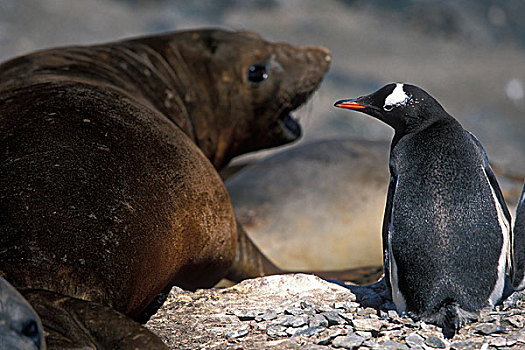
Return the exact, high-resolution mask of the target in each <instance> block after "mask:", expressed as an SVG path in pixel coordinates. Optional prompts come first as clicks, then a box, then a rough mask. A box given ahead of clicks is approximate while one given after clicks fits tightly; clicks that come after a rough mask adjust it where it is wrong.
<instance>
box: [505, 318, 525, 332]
mask: <svg viewBox="0 0 525 350" xmlns="http://www.w3.org/2000/svg"><path fill="white" fill-rule="evenodd" d="M503 322H504V323H505V324H508V325H509V326H511V327H514V328H519V329H521V328H523V326H525V319H524V317H523V316H522V315H513V316H510V317H507V318H505V319H504V321H503Z"/></svg>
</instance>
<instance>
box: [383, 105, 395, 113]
mask: <svg viewBox="0 0 525 350" xmlns="http://www.w3.org/2000/svg"><path fill="white" fill-rule="evenodd" d="M392 108H394V105H384V106H383V109H384V110H385V111H387V112H390V111H391V110H392Z"/></svg>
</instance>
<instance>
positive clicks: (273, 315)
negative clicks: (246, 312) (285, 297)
mask: <svg viewBox="0 0 525 350" xmlns="http://www.w3.org/2000/svg"><path fill="white" fill-rule="evenodd" d="M276 318H277V313H275V312H268V313H266V314H264V315H260V316H256V317H255V321H257V322H261V321H272V320H275V319H276Z"/></svg>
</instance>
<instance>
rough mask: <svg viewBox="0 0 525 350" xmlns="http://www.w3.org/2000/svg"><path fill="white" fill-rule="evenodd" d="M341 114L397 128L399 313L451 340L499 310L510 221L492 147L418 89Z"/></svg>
mask: <svg viewBox="0 0 525 350" xmlns="http://www.w3.org/2000/svg"><path fill="white" fill-rule="evenodd" d="M336 106H338V107H342V108H349V109H355V110H359V111H362V112H364V113H366V114H369V115H371V116H373V117H376V118H378V119H380V120H382V121H384V122H385V123H387V124H389V125H391V126H392V127H393V128H394V129H395V136H394V139H393V141H392V145H391V152H390V173H391V179H390V186H389V190H388V197H387V204H386V209H385V219H384V223H383V249H384V263H385V266H384V267H385V271H386V273H385V276H386V278H387V282H388V283H389V286H390V288H391V292H392V297H393V300H394V303H395V304H396V308H397V309H398V311H399V312H401V313H403V312H408V313H410V314H412V315H413V316H415V317H417V318H422V319H423V320H426V321H429V322H432V323H436V324H438V325H440V326H441V327H443V331H444V333H445V335H446V336H452V335H453V334H454V332H455V329H457V328H458V327H459V326H460V325H461V324H463V323H464V322H467V321H469V320H471V319H473V318H475V316H476V313H477V312H478V311H479V310H480V309H482V308H484V307H492V306H494V305H496V303H498V302H499V301H500V300H501V298H502V296H503V293H504V287H505V283H506V275H505V273H506V270H507V267H508V266H507V258H508V257H507V252H508V248H509V229H510V215H509V212H508V209H507V207H506V205H505V201H504V200H503V196H502V194H501V191H500V189H499V186H498V184H497V181H496V178H495V176H494V174H493V172H492V170H491V168H490V166H489V163H488V160H487V157H486V154H485V151H484V150H483V147H482V146H481V144H480V143H479V141H478V140H477V139H476V138H475V137H474V136H473V135H472V134H470V133H469V132H468V131H466V130H464V129H463V128H462V127H461V125H460V124H459V123H458V122H457V121H456V120H455V119H454V118H453V117H451V116H450V115H449V114H448V113H446V112H445V110H444V109H443V108H442V107H441V105H440V104H439V103H438V102H437V101H436V100H435V99H434V98H432V97H431V96H430V95H428V94H427V93H426V92H424V91H423V90H421V89H420V88H418V87H416V86H412V85H407V84H390V85H387V86H385V87H383V88H381V89H380V90H378V91H377V92H375V93H373V94H371V95H368V96H364V97H360V98H358V99H355V100H344V101H339V102H337V103H336Z"/></svg>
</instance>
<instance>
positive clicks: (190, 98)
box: [0, 30, 330, 348]
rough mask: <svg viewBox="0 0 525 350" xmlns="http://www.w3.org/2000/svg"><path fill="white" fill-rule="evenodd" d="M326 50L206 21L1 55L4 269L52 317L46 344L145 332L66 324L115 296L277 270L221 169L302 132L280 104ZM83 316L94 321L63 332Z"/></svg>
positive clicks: (298, 89)
mask: <svg viewBox="0 0 525 350" xmlns="http://www.w3.org/2000/svg"><path fill="white" fill-rule="evenodd" d="M329 60H330V56H329V52H328V51H327V50H326V49H324V48H316V47H293V46H291V45H288V44H285V43H270V42H267V41H265V40H263V39H262V38H261V37H259V36H258V35H256V34H253V33H244V32H229V31H222V30H201V31H188V32H180V33H172V34H167V35H159V36H152V37H146V38H140V39H134V40H127V41H121V42H116V43H110V44H105V45H96V46H84V47H65V48H58V49H51V50H46V51H41V52H36V53H33V54H30V55H26V56H22V57H19V58H15V59H13V60H11V61H8V62H5V63H3V64H2V65H0V81H1V82H2V84H1V86H0V167H1V169H0V174H1V175H0V199H1V200H0V213H1V214H0V215H1V218H2V219H1V221H0V222H1V226H0V275H1V276H4V277H5V278H6V279H7V280H8V281H10V282H11V283H12V284H13V285H14V286H15V287H17V288H18V289H19V290H20V291H21V292H22V293H23V294H24V295H25V296H26V298H28V299H29V301H30V302H31V303H32V304H33V305H34V307H35V309H36V310H37V312H38V313H39V314H40V316H41V317H42V321H43V323H44V328H47V327H49V328H52V329H53V332H54V333H53V332H52V334H51V336H50V337H48V339H50V341H51V342H54V344H55V345H54V346H55V347H57V348H58V347H60V346H64V347H66V345H63V344H69V346H71V344H76V345H78V344H81V345H82V346H88V345H85V344H91V345H90V346H95V345H93V344H99V346H106V347H108V346H109V347H114V346H116V345H115V344H116V343H111V342H107V341H106V340H107V338H108V337H111V336H113V337H120V338H119V339H122V337H129V334H139V333H140V336H137V337H139V338H140V337H141V336H142V333H141V332H143V330H142V329H141V328H140V327H139V326H138V325H137V327H138V328H137V329H135V330H132V331H131V332H128V333H126V334H127V335H117V334H109V335H108V334H102V333H104V332H101V331H97V329H99V330H100V329H103V327H102V328H97V327H96V325H94V324H93V323H92V322H91V323H89V326H81V327H79V328H78V329H75V330H74V329H73V328H71V329H70V328H69V327H73V323H75V324H77V323H78V322H80V321H79V320H81V321H82V320H83V319H84V320H83V321H85V320H86V319H90V320H95V319H96V320H97V321H100V320H101V319H102V320H104V319H107V320H108V321H107V324H108V325H109V324H111V325H113V324H115V323H114V320H115V319H116V318H118V317H122V316H121V315H120V314H118V313H117V312H115V311H114V310H116V311H118V312H120V313H123V314H125V315H127V316H130V317H134V318H136V317H138V315H139V314H140V313H141V312H142V311H143V310H144V309H145V307H146V306H147V305H148V304H149V303H150V302H151V301H152V299H153V298H154V296H155V295H156V294H157V293H159V292H160V291H161V290H163V289H164V288H165V287H167V286H169V285H171V284H176V285H179V286H181V287H184V288H191V289H193V288H197V287H211V286H212V285H213V284H215V283H216V282H217V281H218V280H219V279H221V278H222V277H224V276H226V275H227V274H228V273H229V271H230V274H231V275H233V276H234V277H239V278H241V277H251V276H250V275H252V276H253V275H260V274H263V273H268V272H272V271H263V270H264V266H266V265H267V262H266V260H265V259H264V257H262V255H261V254H260V253H259V252H258V251H257V250H256V248H255V247H254V246H253V244H251V242H250V241H249V240H248V238H247V237H246V236H244V235H242V234H241V235H239V234H238V230H239V231H240V232H242V230H241V229H240V228H239V229H238V227H237V224H236V220H235V216H234V213H233V209H232V206H231V203H230V200H229V197H228V194H227V192H226V190H225V187H224V185H223V182H222V180H221V179H220V177H219V175H218V173H217V170H218V169H220V168H222V167H223V166H224V165H226V164H227V163H228V161H229V160H230V159H231V158H233V157H235V156H236V155H239V154H242V153H246V152H250V151H254V150H257V149H262V148H267V147H274V146H278V145H282V144H285V143H288V142H291V141H294V140H295V139H297V138H298V137H299V136H300V134H301V132H300V127H299V125H298V124H297V123H296V122H295V120H294V119H292V118H291V117H290V116H289V112H290V111H292V110H293V109H295V108H296V107H298V106H299V105H300V104H302V103H303V102H305V101H306V99H307V98H308V96H309V95H310V94H311V93H312V92H313V91H314V90H315V89H316V88H317V87H318V86H319V84H320V82H321V79H322V78H323V76H324V74H325V73H326V71H327V69H328V66H329ZM238 242H240V244H239V243H238ZM238 247H241V248H242V249H243V250H244V249H246V250H248V251H250V252H251V251H255V252H256V254H252V255H250V254H247V253H246V252H245V251H240V250H238ZM247 255H250V258H247ZM234 261H235V262H236V264H234ZM246 263H252V265H253V266H244V265H242V264H245V265H246ZM253 263H254V264H253ZM82 301H85V302H86V303H88V304H85V305H81V306H75V305H78V304H79V303H80V304H82ZM97 305H100V306H98V309H97ZM108 306H109V307H111V309H108ZM69 309H75V310H76V311H75V312H76V313H72V312H71V313H68V312H69V311H68V310H69ZM57 310H66V311H67V312H64V316H63V317H62V316H56V315H60V314H61V312H62V311H57ZM86 310H89V312H88V311H86ZM97 312H98V314H97ZM108 313H109V314H111V315H109V316H108ZM73 314H74V315H76V316H72V315H73ZM51 315H52V316H51ZM67 315H69V316H67ZM95 315H98V316H95ZM68 317H72V318H74V319H75V320H76V321H75V322H67V318H68ZM56 319H60V322H62V323H63V325H62V326H60V325H59V323H60V322H59V321H56ZM46 322H48V323H50V324H51V325H49V324H46ZM102 325H103V322H102ZM91 326H93V327H91ZM133 326H134V324H133V325H126V326H123V327H129V328H130V329H131V328H133ZM90 327H91V328H90ZM80 328H81V329H82V330H83V331H85V332H88V333H90V336H89V337H84V338H85V339H84V338H82V337H73V336H72V335H71V334H76V333H77V332H79V329H80ZM110 329H111V328H110ZM133 332H135V333H133ZM110 333H111V332H110ZM122 334H124V333H122ZM81 338H82V339H84V340H82V339H81ZM99 338H100V339H103V340H101V341H100V342H98V343H97V341H98V340H99ZM152 338H153V337H152ZM86 339H87V340H86ZM90 341H91V342H92V343H89V342H90ZM155 341H156V339H153V340H152V343H151V344H152V345H151V348H155V347H156V346H161V345H159V344H156V343H155ZM75 342H76V343H75ZM146 342H147V341H146ZM49 344H50V343H49V341H48V345H49ZM57 344H58V345H57ZM100 344H102V345H100ZM144 344H145V343H144ZM49 346H50V347H53V346H52V345H49ZM114 348H116V347H114ZM141 348H147V346H146V345H141Z"/></svg>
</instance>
